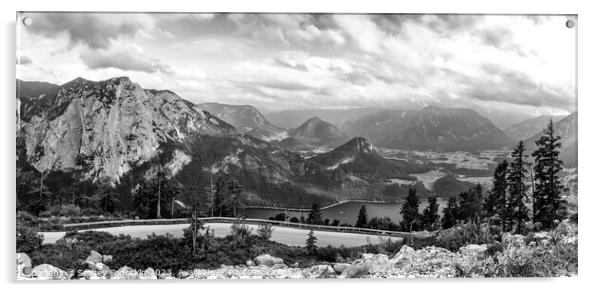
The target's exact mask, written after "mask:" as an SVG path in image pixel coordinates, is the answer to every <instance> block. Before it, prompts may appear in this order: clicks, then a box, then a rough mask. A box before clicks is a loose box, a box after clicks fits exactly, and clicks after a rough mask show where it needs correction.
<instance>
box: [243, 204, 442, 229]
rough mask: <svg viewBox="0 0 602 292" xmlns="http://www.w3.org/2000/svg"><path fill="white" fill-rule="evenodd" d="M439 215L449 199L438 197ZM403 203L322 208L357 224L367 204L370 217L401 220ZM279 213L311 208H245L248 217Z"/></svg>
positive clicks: (304, 212)
mask: <svg viewBox="0 0 602 292" xmlns="http://www.w3.org/2000/svg"><path fill="white" fill-rule="evenodd" d="M438 203H439V215H442V214H443V208H445V207H446V206H447V199H442V198H439V199H438ZM402 204H403V203H387V202H370V201H345V202H341V203H338V204H333V205H330V206H326V207H324V208H322V218H323V219H329V220H330V222H332V221H333V220H334V219H338V220H339V221H340V222H341V223H347V224H351V225H355V222H356V221H357V215H358V213H359V210H360V208H361V207H362V205H365V206H366V211H367V213H368V219H370V218H372V217H389V218H391V220H392V221H393V222H395V223H398V222H399V221H401V214H399V211H400V210H401V206H402ZM427 205H428V202H427V200H426V199H421V200H420V210H421V211H422V210H424V209H425V208H426V206H427ZM279 213H287V215H288V216H289V218H292V217H297V218H300V217H301V215H303V216H304V217H305V218H307V215H308V213H309V210H303V209H301V210H299V209H284V208H269V207H250V208H246V209H245V214H246V216H247V218H253V219H268V218H270V217H273V216H275V215H276V214H279Z"/></svg>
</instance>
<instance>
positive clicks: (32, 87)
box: [16, 79, 59, 97]
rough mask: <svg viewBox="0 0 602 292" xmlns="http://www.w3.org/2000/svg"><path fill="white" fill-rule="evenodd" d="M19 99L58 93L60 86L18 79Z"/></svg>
mask: <svg viewBox="0 0 602 292" xmlns="http://www.w3.org/2000/svg"><path fill="white" fill-rule="evenodd" d="M16 88H17V97H38V96H40V95H42V94H48V93H52V92H54V91H56V90H57V89H58V88H59V86H58V85H56V84H52V83H48V82H39V81H24V80H20V79H17V85H16Z"/></svg>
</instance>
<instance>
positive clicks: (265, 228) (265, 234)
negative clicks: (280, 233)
mask: <svg viewBox="0 0 602 292" xmlns="http://www.w3.org/2000/svg"><path fill="white" fill-rule="evenodd" d="M273 232H274V227H272V226H271V225H270V224H267V223H261V224H259V227H258V228H257V235H259V238H261V239H262V240H270V238H272V233H273Z"/></svg>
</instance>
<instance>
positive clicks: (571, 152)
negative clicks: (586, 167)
mask: <svg viewBox="0 0 602 292" xmlns="http://www.w3.org/2000/svg"><path fill="white" fill-rule="evenodd" d="M554 131H556V134H557V135H559V136H560V137H562V139H560V143H562V148H561V149H560V159H561V160H562V161H564V166H565V167H576V166H577V145H578V141H577V112H573V113H572V114H570V115H568V116H567V117H565V118H564V119H561V120H559V121H557V122H555V123H554ZM542 134H543V132H539V133H537V134H536V135H534V136H533V137H531V138H529V139H527V140H525V142H524V143H525V148H527V150H529V151H533V150H534V149H536V147H537V145H535V141H537V139H539V138H540V137H541V135H542Z"/></svg>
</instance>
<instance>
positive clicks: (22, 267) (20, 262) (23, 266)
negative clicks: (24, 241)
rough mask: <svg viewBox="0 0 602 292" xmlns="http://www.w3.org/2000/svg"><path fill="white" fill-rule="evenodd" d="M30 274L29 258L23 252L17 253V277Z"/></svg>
mask: <svg viewBox="0 0 602 292" xmlns="http://www.w3.org/2000/svg"><path fill="white" fill-rule="evenodd" d="M29 276H31V258H30V257H29V256H28V255H27V254H25V253H17V277H29Z"/></svg>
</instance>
